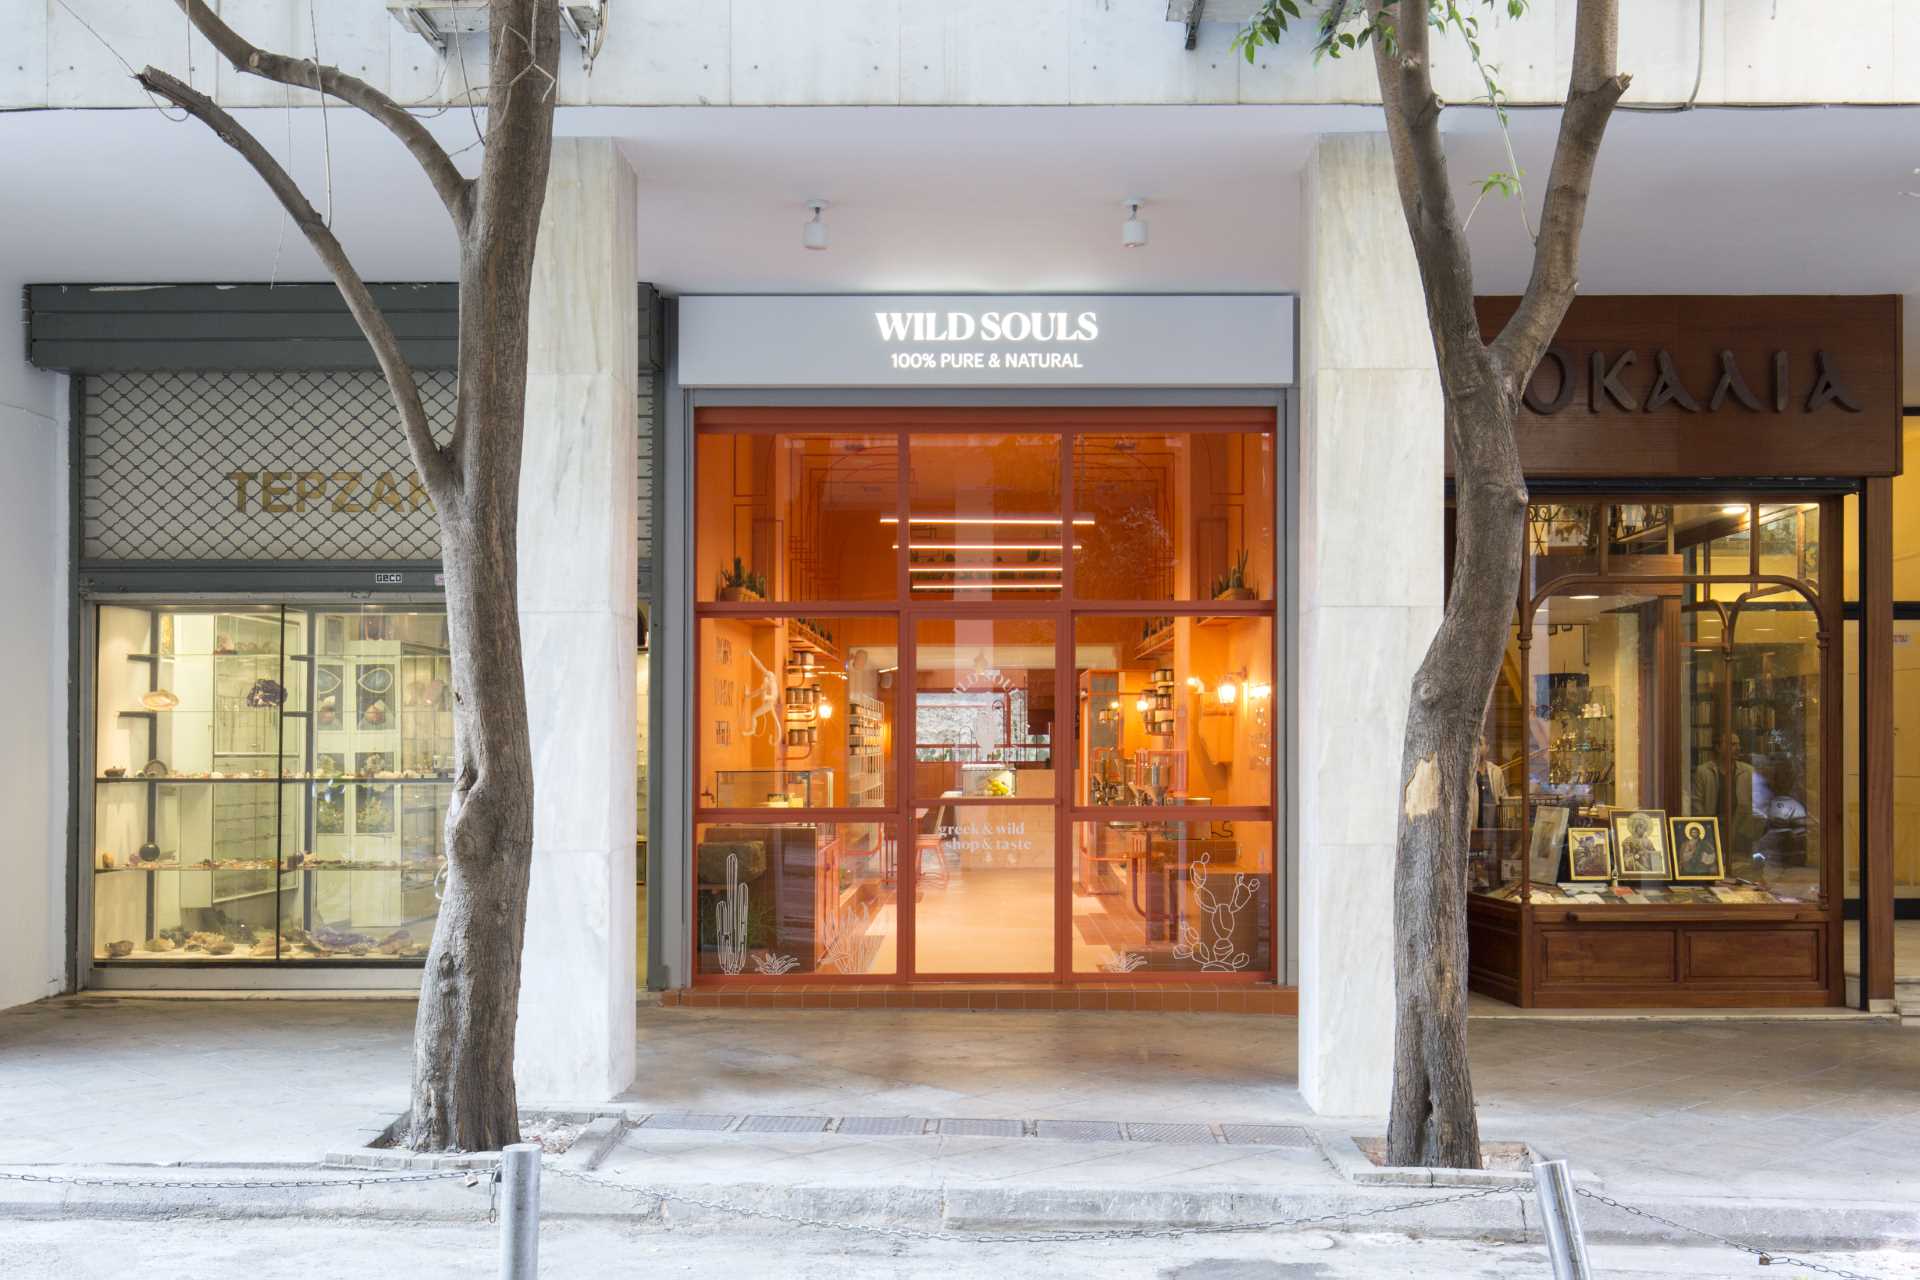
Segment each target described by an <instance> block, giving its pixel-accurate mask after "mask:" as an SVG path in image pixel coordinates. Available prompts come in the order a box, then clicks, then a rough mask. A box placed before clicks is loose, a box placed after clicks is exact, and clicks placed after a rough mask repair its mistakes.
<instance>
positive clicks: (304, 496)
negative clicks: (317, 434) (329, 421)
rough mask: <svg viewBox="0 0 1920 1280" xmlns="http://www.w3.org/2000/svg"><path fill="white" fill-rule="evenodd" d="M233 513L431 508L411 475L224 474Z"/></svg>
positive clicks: (351, 511)
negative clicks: (249, 505) (230, 488)
mask: <svg viewBox="0 0 1920 1280" xmlns="http://www.w3.org/2000/svg"><path fill="white" fill-rule="evenodd" d="M226 479H227V483H228V484H231V485H232V486H233V509H234V510H235V511H238V512H240V513H242V514H245V513H246V511H247V510H248V506H247V504H248V503H249V502H251V503H252V504H253V507H252V509H253V510H255V511H263V512H267V513H269V514H274V515H277V514H280V513H283V512H304V511H308V510H315V511H339V512H344V513H346V514H349V515H357V514H360V513H362V512H369V511H372V512H379V511H397V512H407V511H418V510H420V509H421V508H422V507H427V508H429V509H431V507H432V505H433V504H432V502H431V500H430V499H429V498H428V497H427V487H426V486H425V485H423V484H421V483H420V477H418V476H415V475H396V474H395V473H393V472H391V471H229V472H228V473H227V476H226Z"/></svg>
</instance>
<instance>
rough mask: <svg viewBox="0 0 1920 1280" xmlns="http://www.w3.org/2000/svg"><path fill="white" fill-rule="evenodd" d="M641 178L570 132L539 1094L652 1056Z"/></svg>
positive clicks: (546, 676) (546, 1095)
mask: <svg viewBox="0 0 1920 1280" xmlns="http://www.w3.org/2000/svg"><path fill="white" fill-rule="evenodd" d="M635 203H636V189H635V180H634V175H633V171H632V169H631V168H629V167H628V165H627V162H626V160H625V159H624V158H622V156H621V155H620V152H619V150H618V148H617V147H615V145H614V144H613V142H612V141H610V140H607V139H602V138H567V139H558V140H556V141H555V142H554V144H553V167H552V173H551V176H550V177H549V179H548V182H547V201H546V208H545V212H544V214H543V215H542V218H541V226H540V243H539V248H538V251H537V253H536V255H535V258H534V281H533V323H532V326H531V332H530V335H529V355H528V362H527V436H526V452H525V459H524V462H523V466H522V472H521V477H520V627H521V631H522V634H523V636H524V638H525V647H526V657H525V661H526V672H527V706H528V712H529V718H530V720H531V724H532V731H533V767H534V836H533V883H532V888H531V891H530V893H529V895H528V901H527V937H526V950H525V953H524V957H525V958H524V968H523V977H522V980H521V986H520V1026H519V1034H518V1037H517V1042H516V1048H515V1053H514V1075H515V1078H516V1079H517V1081H518V1083H519V1089H520V1101H521V1103H522V1104H523V1105H525V1104H527V1103H536V1102H596V1101H602V1100H605V1099H607V1098H610V1097H612V1096H613V1095H615V1094H617V1093H619V1092H620V1091H621V1090H622V1089H624V1088H626V1087H627V1085H629V1084H630V1083H632V1081H633V1073H634V1033H635V1028H634V937H635V933H634V883H633V882H634V844H633V842H634V824H635V809H634V751H635V735H634V729H633V725H634V662H633V654H634V645H635V642H636V634H637V625H638V624H637V620H636V615H637V610H638V607H639V606H638V599H637V595H638V592H637V583H636V574H637V572H638V569H637V564H636V557H637V555H638V546H637V532H638V526H637V524H636V509H637V506H636V490H637V487H638V482H637V479H636V467H637V464H636V459H635V452H634V450H635V438H636V434H635V433H636V426H635V416H634V415H635V400H634V395H635V387H636V383H637V382H638V366H639V349H638V320H639V316H638V305H639V304H638V288H637V286H636V283H635V281H636V279H637V277H636V276H635V274H634V272H635V258H634V236H635V226H636V223H635V217H636V212H635Z"/></svg>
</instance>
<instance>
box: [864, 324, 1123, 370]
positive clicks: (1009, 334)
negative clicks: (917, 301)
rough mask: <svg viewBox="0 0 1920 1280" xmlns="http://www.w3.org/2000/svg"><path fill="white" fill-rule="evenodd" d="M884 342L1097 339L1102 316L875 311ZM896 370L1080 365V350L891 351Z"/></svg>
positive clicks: (1082, 366) (1015, 341) (1048, 367)
mask: <svg viewBox="0 0 1920 1280" xmlns="http://www.w3.org/2000/svg"><path fill="white" fill-rule="evenodd" d="M873 318H874V321H875V323H877V324H878V325H879V326H880V340H881V341H882V342H884V343H888V344H889V345H891V344H895V343H903V342H912V343H926V344H934V343H962V342H980V343H983V344H994V343H1018V342H1044V343H1067V342H1094V341H1096V340H1098V339H1099V337H1100V316H1099V314H1098V313H1097V312H1093V311H1082V312H1080V313H1078V314H1077V315H1076V314H1073V313H1070V312H1066V311H982V312H978V313H976V312H972V311H946V312H940V311H876V312H874V313H873ZM887 354H888V358H889V359H890V360H891V362H892V367H893V368H895V369H1002V368H1005V369H1081V368H1085V367H1086V366H1084V365H1083V364H1081V362H1080V353H1079V352H1077V351H1071V350H1069V351H1000V350H992V349H989V350H983V351H889V352H888V353H887Z"/></svg>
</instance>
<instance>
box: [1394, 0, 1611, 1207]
mask: <svg viewBox="0 0 1920 1280" xmlns="http://www.w3.org/2000/svg"><path fill="white" fill-rule="evenodd" d="M1423 9H1424V6H1423ZM1367 14H1368V21H1369V22H1370V23H1372V24H1375V28H1376V30H1378V29H1382V27H1383V26H1384V29H1386V30H1390V31H1392V32H1393V35H1394V39H1392V40H1381V39H1375V40H1374V41H1373V55H1374V68H1375V72H1376V74H1377V76H1378V78H1379V82H1380V100H1381V106H1382V110H1383V113H1384V115H1385V117H1386V122H1387V139H1388V143H1389V146H1390V147H1391V149H1392V152H1393V168H1394V179H1395V184H1396V186H1398V188H1399V191H1400V205H1401V211H1402V213H1403V214H1404V215H1405V218H1406V223H1407V232H1408V236H1409V238H1410V239H1411V240H1412V243H1413V254H1414V260H1415V262H1416V264H1417V265H1418V268H1419V271H1420V283H1421V287H1422V290H1423V291H1424V293H1425V296H1426V303H1427V327H1428V329H1429V330H1430V331H1431V333H1432V335H1433V348H1434V358H1435V363H1436V365H1437V367H1438V370H1439V374H1440V386H1441V389H1442V394H1443V395H1444V397H1445V400H1446V430H1447V444H1448V447H1449V449H1450V450H1451V452H1452V455H1453V474H1454V562H1453V582H1452V585H1451V587H1450V588H1449V590H1448V594H1447V607H1446V613H1445V616H1444V617H1443V618H1442V619H1441V623H1440V629H1439V631H1438V632H1437V633H1436V634H1435V635H1434V638H1433V643H1432V644H1431V645H1430V646H1429V647H1428V649H1427V654H1426V657H1425V658H1424V659H1423V660H1422V661H1421V663H1420V669H1419V671H1417V672H1416V673H1415V674H1414V678H1413V688H1412V692H1411V698H1410V700H1409V706H1408V709H1407V727H1406V737H1405V739H1404V741H1403V745H1402V748H1401V760H1400V817H1399V832H1398V838H1397V843H1396V846H1395V850H1394V904H1393V917H1394V962H1393V976H1394V1046H1393V1053H1394V1058H1393V1100H1392V1103H1391V1107H1390V1111H1389V1114H1388V1123H1387V1155H1388V1160H1389V1161H1390V1162H1391V1163H1393V1164H1396V1165H1426V1166H1430V1167H1444V1168H1458V1169H1477V1168H1479V1167H1480V1133H1479V1120H1478V1118H1477V1116H1476V1113H1475V1109H1474V1100H1473V1080H1472V1074H1471V1069H1470V1067H1469V1064H1468V1058H1467V972H1468V969H1467V866H1466V851H1467V841H1468V822H1469V819H1470V816H1471V806H1472V805H1473V803H1474V800H1475V798H1476V795H1477V792H1476V788H1475V785H1474V770H1475V767H1476V765H1477V762H1478V756H1479V745H1480V740H1481V735H1482V730H1483V728H1484V722H1485V719H1486V713H1487V703H1488V701H1489V699H1490V698H1491V697H1492V696H1493V686H1494V682H1495V681H1496V680H1497V679H1498V678H1499V675H1500V662H1501V658H1502V656H1503V654H1504V652H1505V649H1506V643H1507V634H1508V631H1509V628H1510V627H1511V626H1512V620H1513V616H1514V600H1515V595H1516V593H1517V591H1518V589H1519V584H1520V575H1521V570H1522V567H1523V558H1524V554H1525V551H1526V518H1527V486H1526V476H1525V473H1524V472H1523V471H1522V469H1521V466H1520V451H1519V447H1518V445H1517V443H1516V441H1515V440H1514V434H1513V429H1514V421H1515V418H1516V417H1517V416H1518V414H1519V409H1520V396H1521V392H1522V389H1523V388H1524V387H1525V386H1526V384H1527V380H1528V379H1529V378H1531V377H1532V375H1533V368H1534V365H1536V364H1537V363H1538V362H1539V359H1540V354H1541V352H1542V351H1544V350H1545V349H1546V345H1547V343H1548V342H1549V341H1551V340H1552V337H1553V334H1554V331H1555V330H1557V329H1558V328H1559V327H1560V321H1561V318H1562V317H1563V316H1565V314H1566V310H1567V307H1568V305H1569V304H1570V303H1571V302H1572V300H1573V295H1574V291H1575V289H1576V288H1577V287H1578V276H1577V274H1576V272H1577V264H1578V258H1579V247H1580V228H1581V224H1582V221H1583V219H1584V217H1585V213H1586V205H1587V196H1588V192H1589V190H1590V188H1591V184H1592V179H1593V167H1594V162H1595V158H1596V157H1597V155H1598V153H1599V149H1600V140H1601V137H1602V135H1603V134H1604V132H1605V130H1606V125H1607V120H1608V118H1609V116H1610V115H1611V113H1612V111H1613V106H1614V104H1615V103H1616V102H1618V101H1619V99H1620V95H1621V94H1622V93H1623V92H1625V90H1626V87H1627V83H1628V80H1627V77H1625V76H1621V75H1617V74H1615V72H1614V64H1615V60H1616V53H1617V46H1618V43H1619V15H1618V9H1617V0H1580V4H1579V7H1578V9H1577V10H1576V12H1575V15H1574V47H1573V69H1572V74H1571V76H1570V78H1569V80H1568V86H1567V105H1566V108H1565V110H1564V111H1563V112H1562V113H1561V117H1560V132H1559V137H1558V139H1557V141H1556V143H1555V146H1554V158H1553V169H1552V171H1551V173H1550V174H1549V176H1548V180H1547V194H1546V199H1545V201H1544V203H1543V206H1542V210H1541V219H1540V234H1539V238H1538V240H1537V241H1536V243H1535V246H1534V261H1533V274H1532V277H1531V278H1530V279H1529V280H1528V282H1527V290H1526V293H1525V294H1524V295H1523V296H1522V298H1521V300H1520V305H1519V307H1518V308H1517V309H1516V310H1515V312H1514V315H1513V317H1512V318H1511V319H1510V320H1509V321H1508V323H1507V326H1506V328H1505V329H1503V330H1502V331H1501V333H1500V335H1499V337H1497V338H1496V339H1494V341H1493V342H1492V343H1490V344H1489V343H1487V342H1485V341H1484V340H1483V339H1482V337H1481V333H1480V323H1479V319H1478V316H1477V315H1476V313H1475V308H1474V287H1473V260H1472V255H1471V254H1470V253H1469V251H1468V248H1467V241H1466V236H1465V234H1464V232H1463V229H1462V226H1461V222H1460V218H1459V214H1458V210H1457V208H1456V207H1455V205H1454V200H1453V192H1452V185H1451V182H1450V179H1449V177H1448V174H1447V157H1446V148H1445V146H1444V145H1443V142H1442V139H1441V135H1440V113H1441V110H1442V109H1443V106H1444V104H1443V103H1442V102H1441V101H1440V98H1439V96H1438V95H1437V94H1435V93H1434V89H1433V78H1432V75H1431V63H1430V60H1429V53H1428V42H1429V24H1428V23H1427V22H1426V21H1419V22H1408V23H1405V24H1403V25H1399V26H1397V27H1396V26H1395V24H1394V16H1395V8H1394V4H1393V0H1367ZM1422 16H1423V17H1425V16H1426V14H1425V12H1424V11H1423V13H1422ZM1442 29H1444V28H1442Z"/></svg>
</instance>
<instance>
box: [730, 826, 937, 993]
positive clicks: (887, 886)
mask: <svg viewBox="0 0 1920 1280" xmlns="http://www.w3.org/2000/svg"><path fill="white" fill-rule="evenodd" d="M693 860H694V879H695V886H696V887H695V899H696V906H697V910H698V914H699V938H700V941H699V948H698V955H699V971H700V972H701V973H703V974H714V975H724V976H727V977H737V976H740V975H742V974H745V975H749V976H758V977H779V976H782V975H787V974H814V973H817V974H834V975H839V976H859V975H870V974H888V973H892V972H894V970H895V967H896V964H897V960H896V955H897V951H896V948H897V946H898V943H897V929H898V920H897V912H896V910H895V905H896V892H897V887H898V884H899V863H900V846H899V841H898V840H897V839H895V837H894V835H893V828H891V827H889V826H887V825H886V824H883V823H877V822H786V823H769V822H724V823H720V822H716V823H706V824H703V825H702V826H701V827H700V828H699V830H698V835H697V836H696V838H695V842H694V851H693Z"/></svg>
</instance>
